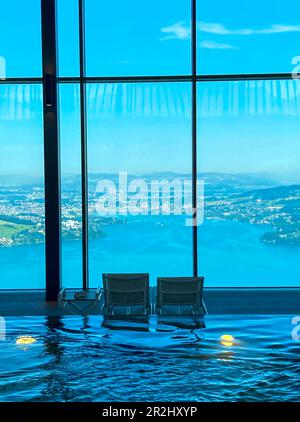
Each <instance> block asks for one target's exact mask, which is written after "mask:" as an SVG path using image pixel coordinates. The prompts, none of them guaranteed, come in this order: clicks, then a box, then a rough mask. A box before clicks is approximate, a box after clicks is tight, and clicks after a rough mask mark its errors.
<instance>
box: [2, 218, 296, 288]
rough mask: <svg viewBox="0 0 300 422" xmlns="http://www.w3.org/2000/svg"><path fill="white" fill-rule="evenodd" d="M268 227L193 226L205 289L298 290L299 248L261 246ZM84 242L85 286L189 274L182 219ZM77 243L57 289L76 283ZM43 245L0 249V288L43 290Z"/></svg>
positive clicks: (118, 227)
mask: <svg viewBox="0 0 300 422" xmlns="http://www.w3.org/2000/svg"><path fill="white" fill-rule="evenodd" d="M266 230H268V228H265V227H263V226H258V225H252V224H249V223H239V222H232V221H211V220H206V221H205V223H204V224H203V225H202V226H200V227H199V234H198V238H199V242H198V256H199V273H200V274H201V275H204V276H205V279H206V280H205V285H206V286H219V287H221V286H299V285H300V266H299V262H300V248H299V247H295V246H294V247H290V246H282V245H266V244H264V243H262V242H261V241H260V238H261V236H262V235H263V233H265V231H266ZM104 231H105V237H103V238H99V239H95V240H90V250H89V257H90V260H89V264H90V282H91V286H94V287H95V286H98V285H102V279H101V274H102V273H103V272H149V273H150V279H151V284H152V285H155V284H156V277H157V276H176V275H178V276H180V275H191V274H192V228H191V227H186V226H185V225H184V221H183V217H182V216H180V217H165V218H162V217H161V216H160V217H147V218H144V219H141V218H132V219H131V220H129V221H128V222H127V223H126V224H115V225H110V226H105V227H104ZM81 263H82V256H81V243H80V242H79V241H71V242H63V285H64V287H79V286H80V284H81ZM44 274H45V268H44V245H24V246H17V247H11V248H0V277H1V278H0V280H1V281H0V287H1V288H13V289H26V288H44V286H45V283H44V279H45V276H44Z"/></svg>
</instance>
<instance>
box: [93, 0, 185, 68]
mask: <svg viewBox="0 0 300 422" xmlns="http://www.w3.org/2000/svg"><path fill="white" fill-rule="evenodd" d="M85 4H86V52H87V59H86V63H87V74H88V76H137V75H186V74H189V73H190V72H191V60H190V58H191V45H190V32H191V31H190V21H191V7H190V6H191V3H190V1H189V0H164V1H160V0H152V1H148V2H142V1H140V0H130V1H126V2H124V1H122V0H113V1H106V2H100V1H98V0H86V1H85Z"/></svg>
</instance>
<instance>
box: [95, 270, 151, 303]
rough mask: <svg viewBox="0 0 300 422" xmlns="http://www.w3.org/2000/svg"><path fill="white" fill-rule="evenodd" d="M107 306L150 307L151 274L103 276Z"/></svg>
mask: <svg viewBox="0 0 300 422" xmlns="http://www.w3.org/2000/svg"><path fill="white" fill-rule="evenodd" d="M102 278H103V288H104V302H105V305H106V306H135V305H144V306H145V307H150V298H149V274H103V275H102Z"/></svg>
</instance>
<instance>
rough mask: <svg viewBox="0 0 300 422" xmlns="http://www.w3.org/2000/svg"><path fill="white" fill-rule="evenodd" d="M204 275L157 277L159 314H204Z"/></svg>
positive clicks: (205, 312) (157, 308) (157, 306)
mask: <svg viewBox="0 0 300 422" xmlns="http://www.w3.org/2000/svg"><path fill="white" fill-rule="evenodd" d="M203 284H204V277H161V278H158V279H157V305H156V311H157V313H158V314H159V315H204V314H207V310H206V307H205V304H204V301H203Z"/></svg>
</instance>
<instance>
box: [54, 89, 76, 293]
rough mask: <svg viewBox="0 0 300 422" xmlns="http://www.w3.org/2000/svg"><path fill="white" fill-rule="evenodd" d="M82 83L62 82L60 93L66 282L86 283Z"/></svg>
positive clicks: (66, 285)
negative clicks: (82, 162) (83, 263)
mask: <svg viewBox="0 0 300 422" xmlns="http://www.w3.org/2000/svg"><path fill="white" fill-rule="evenodd" d="M79 96H80V93H79V86H78V85H74V84H65V85H64V84H62V85H61V86H60V88H59V97H60V146H61V218H62V223H61V224H62V226H61V234H62V236H61V239H62V285H63V287H81V286H82V243H81V241H82V214H81V210H82V195H81V132H80V100H79V98H80V97H79Z"/></svg>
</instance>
